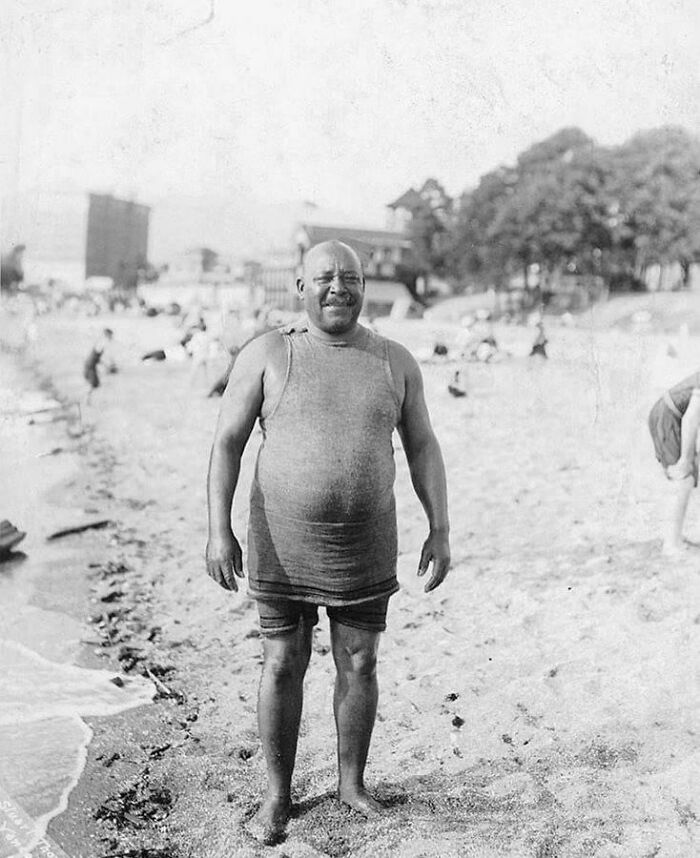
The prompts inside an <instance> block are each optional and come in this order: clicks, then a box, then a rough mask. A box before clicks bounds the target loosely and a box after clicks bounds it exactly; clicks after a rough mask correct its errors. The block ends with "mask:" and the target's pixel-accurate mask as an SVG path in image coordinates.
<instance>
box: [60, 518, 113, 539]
mask: <svg viewBox="0 0 700 858" xmlns="http://www.w3.org/2000/svg"><path fill="white" fill-rule="evenodd" d="M111 523H112V522H111V520H110V519H108V518H99V519H97V520H96V521H86V522H83V523H82V524H75V525H72V526H69V527H64V528H62V529H61V530H55V531H54V532H53V533H50V534H49V535H48V536H47V537H46V538H47V540H51V539H61V538H62V537H64V536H70V535H71V534H73V533H82V532H83V531H85V530H97V529H99V528H102V527H107V525H108V524H111Z"/></svg>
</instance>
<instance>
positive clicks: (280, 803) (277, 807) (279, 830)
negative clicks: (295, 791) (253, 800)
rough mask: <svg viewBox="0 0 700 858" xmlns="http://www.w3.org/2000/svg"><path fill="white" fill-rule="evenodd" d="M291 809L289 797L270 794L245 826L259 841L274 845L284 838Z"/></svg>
mask: <svg viewBox="0 0 700 858" xmlns="http://www.w3.org/2000/svg"><path fill="white" fill-rule="evenodd" d="M291 810H292V802H291V800H290V799H289V798H284V797H281V796H268V797H267V798H266V799H265V801H263V803H262V804H261V805H260V808H259V809H258V812H257V813H256V814H255V816H254V817H253V818H252V819H251V820H250V822H248V823H247V825H246V826H245V827H246V829H247V830H248V833H249V834H251V835H252V836H253V837H254V838H255V839H256V840H257V841H258V843H262V844H263V845H264V846H274V845H275V844H276V843H279V842H280V841H282V840H284V837H285V834H286V833H287V822H289V815H290V813H291Z"/></svg>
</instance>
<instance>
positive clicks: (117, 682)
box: [109, 676, 124, 688]
mask: <svg viewBox="0 0 700 858" xmlns="http://www.w3.org/2000/svg"><path fill="white" fill-rule="evenodd" d="M109 681H110V682H111V683H112V685H116V686H117V688H123V687H124V680H123V679H122V678H121V676H113V677H112V678H111V679H110V680H109Z"/></svg>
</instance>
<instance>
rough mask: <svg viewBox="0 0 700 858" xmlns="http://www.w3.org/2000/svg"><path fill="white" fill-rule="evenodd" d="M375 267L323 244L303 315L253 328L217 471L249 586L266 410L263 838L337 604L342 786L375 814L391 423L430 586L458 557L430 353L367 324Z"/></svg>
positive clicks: (237, 367)
mask: <svg viewBox="0 0 700 858" xmlns="http://www.w3.org/2000/svg"><path fill="white" fill-rule="evenodd" d="M364 289H365V279H364V275H363V271H362V266H361V263H360V260H359V258H358V256H357V254H356V253H355V251H354V250H352V249H351V248H350V247H348V245H346V244H343V243H341V242H338V241H330V242H323V243H322V244H318V245H316V246H314V247H312V248H311V249H310V250H309V252H308V253H307V254H306V257H305V260H304V271H303V276H302V277H300V278H299V279H298V280H297V293H298V295H299V297H300V298H301V301H302V303H303V305H304V309H305V311H306V319H305V320H304V321H303V322H300V323H297V324H293V325H289V326H288V327H286V328H281V329H277V330H274V331H270V332H268V333H266V334H264V335H263V336H261V337H258V338H256V339H255V340H253V341H252V342H250V343H249V344H248V345H247V346H246V347H245V348H244V349H242V351H241V353H240V354H239V355H238V358H237V360H236V362H235V364H234V366H233V371H232V373H231V378H230V380H229V383H228V386H227V388H226V391H225V393H224V396H223V399H222V404H221V413H220V416H219V422H218V425H217V430H216V435H215V439H214V444H213V447H212V452H211V459H210V465H209V479H208V498H209V541H208V544H207V549H206V559H207V571H208V574H209V575H210V576H211V577H212V578H213V579H214V580H215V581H216V582H217V583H218V584H220V585H221V586H222V587H224V588H226V589H229V590H237V589H238V582H237V578H242V577H243V559H242V552H241V548H240V545H239V543H238V541H237V539H236V537H235V536H234V534H233V532H232V530H231V504H232V501H233V496H234V491H235V489H236V484H237V481H238V475H239V472H240V465H241V457H242V455H243V451H244V448H245V446H246V443H247V441H248V438H249V437H250V434H251V431H252V429H253V426H254V424H255V422H256V420H259V421H260V424H261V426H262V427H263V442H262V445H261V447H260V450H259V453H258V459H257V465H256V469H255V475H254V478H253V483H252V488H251V493H250V511H249V525H248V558H247V560H248V563H247V565H248V590H249V593H250V595H251V596H253V598H254V599H255V600H256V601H257V606H258V611H259V614H260V624H261V631H262V636H263V668H262V677H261V681H260V692H259V697H258V723H259V729H260V739H261V742H262V746H263V751H264V754H265V760H266V763H267V777H268V789H267V795H266V797H265V799H264V801H263V803H262V805H261V807H260V808H259V810H258V811H257V813H256V815H255V817H254V819H253V820H252V821H251V823H249V825H248V828H249V831H250V832H251V833H252V834H253V835H254V836H256V837H257V838H258V839H259V840H261V841H262V842H264V843H268V844H271V843H275V842H277V841H278V840H280V839H282V837H283V836H284V832H285V828H286V824H287V821H288V819H289V815H290V810H291V798H290V794H291V779H292V772H293V769H294V761H295V757H296V747H297V739H298V735H299V719H300V716H301V710H302V697H303V681H304V675H305V673H306V669H307V666H308V663H309V658H310V656H311V643H312V635H313V627H314V625H315V624H316V623H317V621H318V607H319V605H322V606H324V607H325V608H326V612H327V614H328V616H329V618H330V631H331V645H332V652H333V659H334V662H335V667H336V683H335V694H334V714H335V722H336V729H337V735H338V745H337V747H338V775H339V779H338V797H339V799H340V800H341V801H342V802H344V803H345V804H347V805H349V806H350V807H351V808H353V809H354V810H355V811H358V812H359V813H362V814H364V815H367V816H370V815H374V814H376V813H378V812H379V811H380V810H381V805H380V804H379V802H378V801H376V800H375V799H374V798H373V797H372V796H371V795H370V793H369V792H368V791H367V789H366V788H365V785H364V769H365V763H366V761H367V754H368V751H369V745H370V739H371V735H372V729H373V726H374V721H375V716H376V711H377V695H378V691H377V675H376V659H377V650H378V646H379V639H380V635H381V632H382V631H383V630H384V629H385V627H386V613H387V607H388V602H389V598H390V596H392V595H393V594H394V593H395V592H396V591H397V590H398V588H399V585H398V582H397V579H396V560H397V544H396V507H395V500H394V491H393V483H394V475H395V471H394V458H393V450H392V434H393V432H394V429H398V431H399V432H400V434H401V437H402V441H403V448H404V450H405V452H406V457H407V459H408V463H409V469H410V473H411V479H412V481H413V485H414V486H415V490H416V493H417V495H418V497H419V498H420V500H421V502H422V504H423V507H424V509H425V512H426V515H427V518H428V523H429V528H430V530H429V533H428V537H427V539H426V540H425V542H424V544H423V548H422V552H421V556H420V561H419V564H418V574H419V575H424V574H425V573H426V571H427V569H428V566H429V565H430V563H431V562H432V573H431V576H430V579H429V580H428V583H427V584H426V585H425V591H426V592H429V591H431V590H434V589H435V588H436V587H438V586H439V585H440V584H441V583H442V581H443V580H444V578H445V576H446V575H447V572H448V569H449V564H450V548H449V537H448V533H449V522H448V516H447V491H446V484H445V468H444V464H443V461H442V454H441V452H440V447H439V445H438V442H437V439H436V438H435V435H434V433H433V430H432V427H431V425H430V418H429V416H428V411H427V408H426V404H425V399H424V395H423V383H422V378H421V374H420V369H419V368H418V364H417V363H416V361H415V359H414V358H413V356H412V355H411V354H410V353H409V352H408V351H407V350H406V349H405V348H403V346H401V345H399V344H398V343H395V342H393V341H391V340H387V339H385V338H384V337H382V336H380V335H378V334H375V333H372V332H371V331H370V330H369V329H367V328H365V327H363V326H361V325H359V324H358V321H357V320H358V317H359V315H360V311H361V309H362V302H363V299H364Z"/></svg>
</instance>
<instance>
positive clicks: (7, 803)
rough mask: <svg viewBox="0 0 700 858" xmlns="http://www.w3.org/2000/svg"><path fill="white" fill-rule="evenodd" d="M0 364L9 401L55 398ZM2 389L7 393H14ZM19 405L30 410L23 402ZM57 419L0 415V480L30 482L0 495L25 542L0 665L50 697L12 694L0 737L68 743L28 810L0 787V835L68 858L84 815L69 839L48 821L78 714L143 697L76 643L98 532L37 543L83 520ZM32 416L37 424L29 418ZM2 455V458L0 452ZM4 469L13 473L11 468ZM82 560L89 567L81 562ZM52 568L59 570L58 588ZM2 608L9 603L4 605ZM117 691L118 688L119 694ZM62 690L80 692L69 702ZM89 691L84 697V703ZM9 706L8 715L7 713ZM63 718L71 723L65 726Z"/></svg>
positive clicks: (82, 742)
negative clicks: (6, 445) (24, 494)
mask: <svg viewBox="0 0 700 858" xmlns="http://www.w3.org/2000/svg"><path fill="white" fill-rule="evenodd" d="M0 365H2V367H3V379H4V380H6V381H7V382H9V384H10V386H9V388H8V387H6V388H5V394H4V396H5V397H7V396H9V397H12V396H13V395H14V396H15V397H16V401H17V402H20V401H21V399H20V397H21V398H22V399H24V400H25V401H26V400H27V397H29V402H35V404H36V405H42V402H41V401H40V400H41V396H42V395H45V394H49V396H50V397H51V398H53V399H58V400H59V401H60V400H61V394H60V391H58V390H57V389H56V388H55V386H54V385H53V383H52V380H51V379H50V378H48V377H46V376H41V375H40V374H38V373H37V371H36V368H35V367H32V366H28V365H27V363H26V361H24V360H23V356H22V355H21V354H17V353H8V352H6V351H3V352H0ZM10 391H14V394H13V393H10ZM47 404H49V403H48V401H47ZM29 407H30V409H31V407H32V406H31V405H30V406H29ZM64 416H65V415H63V414H60V413H59V412H58V411H57V413H55V414H52V413H51V412H50V411H49V412H45V413H40V414H39V416H38V418H34V417H32V416H31V411H29V412H27V413H26V414H24V415H22V414H21V413H20V414H19V415H18V416H14V417H12V416H4V417H3V420H4V422H3V427H2V428H3V430H4V431H5V434H7V432H9V431H11V432H14V433H16V436H17V440H16V442H15V447H14V448H12V449H14V450H15V455H16V456H17V454H19V455H18V456H17V458H16V460H15V461H14V462H13V463H12V464H10V463H9V462H7V461H6V464H5V468H7V470H8V473H6V476H7V477H9V480H8V485H9V484H12V483H14V484H15V486H16V485H17V483H19V479H18V478H17V474H19V473H20V466H21V468H22V470H21V473H22V474H23V477H24V478H25V479H26V481H27V483H28V484H31V487H32V492H31V498H30V499H23V498H20V497H19V495H20V494H21V489H19V490H18V489H17V488H15V491H14V492H13V493H12V495H11V496H9V497H8V495H7V494H5V496H4V507H5V508H7V507H8V501H9V504H10V505H12V503H14V504H15V505H16V506H17V508H18V509H19V510H20V511H19V512H18V513H17V514H11V517H12V519H13V520H17V515H20V516H21V515H22V512H21V510H22V507H24V514H25V517H26V516H28V519H27V518H23V519H22V521H21V526H22V528H25V529H27V531H28V532H27V537H26V538H25V540H24V541H23V542H22V543H21V544H20V545H19V546H18V547H17V549H16V550H15V551H14V552H13V553H12V554H11V555H10V557H9V558H8V559H7V560H6V561H5V562H4V563H3V564H2V565H0V575H2V576H3V579H2V583H3V594H4V597H5V600H7V599H8V598H9V599H14V601H12V602H11V606H15V603H16V607H15V609H16V611H17V615H16V616H14V617H12V619H11V621H10V620H9V618H8V622H6V623H5V626H6V628H5V630H4V635H3V640H2V641H0V651H1V652H2V653H4V658H3V666H4V669H5V670H7V669H8V666H9V669H10V674H9V677H10V679H9V681H10V682H12V679H13V676H14V675H15V674H14V673H13V668H12V667H11V665H12V663H13V659H14V660H15V661H17V662H18V664H21V665H22V668H21V674H22V675H25V676H27V677H29V676H33V674H34V673H35V672H37V676H41V675H46V676H47V677H48V676H50V675H52V674H53V676H52V677H51V682H52V683H54V684H56V686H57V692H58V695H57V697H54V698H53V699H50V698H47V699H46V701H45V702H42V699H41V697H40V696H39V697H37V695H36V694H35V697H36V699H32V700H31V702H30V701H23V700H22V699H20V698H17V699H16V701H15V698H14V697H11V698H10V699H9V700H6V701H5V703H4V704H3V707H2V710H1V711H0V714H1V715H2V720H1V721H0V740H2V739H6V738H7V736H12V732H13V730H15V731H16V733H17V735H18V737H22V736H23V734H27V736H37V741H38V742H46V741H49V742H51V740H47V739H46V738H45V735H46V730H49V731H52V730H54V729H55V730H56V733H57V735H59V736H64V739H63V741H64V742H67V743H68V745H67V747H68V748H71V749H72V750H71V751H70V752H68V753H67V754H66V761H65V763H62V764H61V768H60V770H59V771H60V772H61V775H60V783H61V786H60V788H59V787H58V785H57V786H56V787H52V790H54V791H55V798H54V799H53V800H52V804H51V806H50V807H48V808H47V809H46V810H45V811H44V812H42V813H40V814H39V815H34V816H33V817H32V816H30V815H29V814H28V813H27V812H26V810H25V809H24V808H23V807H22V806H21V805H20V804H18V803H17V802H15V801H14V800H13V798H12V796H11V795H10V794H9V793H7V792H6V791H5V792H4V794H3V808H4V816H3V818H4V819H5V818H6V819H5V824H6V825H8V824H9V826H10V827H9V828H8V829H7V830H6V832H5V837H7V838H9V840H8V846H9V844H10V842H11V840H12V838H13V837H14V836H15V835H13V834H12V827H11V826H12V824H13V823H14V825H15V826H16V834H17V835H20V834H21V836H22V837H23V838H25V839H24V841H23V842H24V846H23V848H24V849H26V850H27V854H30V853H31V854H37V855H38V854H42V855H43V854H46V855H51V854H56V855H60V856H65V855H66V852H65V851H64V848H65V847H66V845H69V846H70V847H71V848H70V858H73V856H74V855H75V856H77V855H78V854H79V853H78V852H76V851H75V848H73V847H74V846H75V843H76V842H79V841H80V840H87V839H88V837H87V832H88V830H89V822H88V821H86V820H82V825H81V828H82V829H83V831H84V832H85V833H86V836H83V834H82V833H80V831H79V830H77V829H76V828H75V827H73V843H72V844H66V843H65V842H64V843H62V845H61V846H59V845H58V843H57V842H56V837H55V834H54V831H53V829H54V826H55V824H56V820H57V819H58V818H60V817H61V816H62V815H63V814H64V813H65V811H66V809H67V808H68V807H69V804H70V802H71V796H72V793H73V791H74V790H75V789H76V787H77V786H78V784H79V783H80V781H81V778H82V777H83V774H84V772H85V769H86V766H87V763H88V753H89V747H90V743H91V741H92V738H93V730H92V728H91V727H90V726H89V724H88V716H87V715H86V714H83V712H87V713H89V712H90V711H91V710H92V711H93V712H96V711H99V710H100V709H103V710H104V711H105V713H106V712H107V711H109V710H110V709H111V710H112V711H113V712H118V711H121V710H124V709H129V708H131V707H132V706H143V704H144V703H145V702H149V701H148V700H147V695H146V687H145V686H144V685H143V684H142V683H141V684H140V683H134V682H131V681H130V680H128V679H127V681H126V686H125V685H124V683H123V682H121V681H120V680H119V681H120V682H121V685H120V686H117V684H116V682H117V681H118V680H117V679H115V680H114V684H111V685H109V686H108V687H106V686H105V684H104V683H105V682H108V681H109V682H112V678H114V677H118V676H119V673H120V670H119V662H118V661H117V662H116V663H115V660H114V659H109V660H108V662H107V664H105V659H104V655H105V653H103V652H99V653H98V652H96V651H95V650H94V648H93V647H92V646H91V645H90V643H88V642H87V641H86V638H87V634H86V629H87V625H86V621H85V620H86V616H87V614H88V612H89V607H90V603H91V600H92V598H93V596H94V584H93V583H92V582H91V581H90V579H89V576H87V575H86V574H85V572H84V571H83V569H85V567H86V565H87V566H90V565H97V563H96V559H97V558H98V557H99V556H100V555H102V554H103V553H104V552H105V550H109V549H108V547H107V546H106V544H105V543H106V539H105V537H106V535H105V534H99V535H97V534H95V533H94V532H92V533H89V534H83V535H82V536H79V537H77V539H76V537H72V538H67V539H66V538H64V539H63V540H61V541H58V542H52V543H47V542H46V541H45V537H46V536H47V535H48V534H49V533H50V532H51V531H52V530H54V529H55V528H56V527H61V526H63V525H64V524H65V523H66V522H70V521H71V520H75V519H76V518H79V517H82V518H88V519H89V518H90V516H89V515H88V516H85V514H84V512H83V511H81V510H80V504H81V501H83V490H82V488H80V487H79V484H80V479H81V474H80V465H81V461H82V459H83V457H84V454H85V448H84V443H85V442H84V440H83V439H80V438H76V437H75V433H73V434H71V433H69V432H68V424H67V423H66V424H64V423H63V421H62V419H59V420H57V419H56V418H57V417H59V418H63V417H64ZM67 419H70V418H67ZM33 420H38V422H35V423H34V424H33V425H32V422H31V421H33ZM13 426H14V427H15V428H12V427H13ZM6 440H7V438H6ZM5 453H6V455H8V454H9V455H10V456H11V455H12V453H10V451H8V450H7V449H6V451H5ZM47 457H48V461H47ZM39 460H41V462H39ZM14 470H16V471H17V474H13V471H14ZM27 470H29V473H28V474H27V473H26V472H27ZM83 476H84V475H83ZM8 514H9V513H8ZM23 549H24V550H23ZM90 559H92V561H93V562H92V564H90V563H87V564H86V561H88V560H90ZM57 575H60V577H61V581H60V584H58V585H57V581H56V576H57ZM15 581H16V582H17V583H16V584H14V582H15ZM57 586H59V587H60V589H61V593H60V598H59V600H57V601H58V602H59V604H56V605H54V604H52V598H51V595H50V594H51V593H52V592H53V593H55V592H56V587H57ZM13 587H14V588H15V590H16V591H17V592H16V594H15V591H13ZM5 607H6V610H9V607H8V606H7V605H6V606H5ZM8 654H9V655H8ZM8 657H9V659H10V662H9V665H8ZM59 677H60V679H59ZM6 681H7V675H6ZM26 681H28V680H26ZM32 681H34V680H32ZM81 685H82V686H83V687H84V690H82V691H80V690H79V689H80V688H81ZM118 688H121V689H123V690H121V691H119V690H118ZM88 689H91V690H89V691H88ZM110 689H111V690H110ZM6 693H10V694H11V691H10V688H8V687H6ZM37 694H39V692H37ZM61 694H63V697H64V699H63V702H62V700H61ZM68 694H76V695H82V696H78V697H76V698H75V699H71V698H70V697H68V696H67V695H68ZM89 698H94V699H93V700H92V702H91V701H90V700H89ZM8 705H9V709H8ZM18 706H19V707H20V708H19V709H18V708H17V707H18ZM13 712H16V713H17V714H15V715H13ZM109 717H111V716H107V719H109ZM52 724H55V728H52V727H51V725H52ZM71 724H73V725H74V729H73V728H71V727H70V725H71ZM19 744H20V745H22V746H23V747H24V745H26V741H25V742H24V745H23V743H22V740H20V743H19ZM54 744H55V743H54ZM42 747H43V745H42ZM50 748H51V744H49V745H48V746H46V752H48V753H50ZM31 754H32V750H31V744H30V745H28V746H26V750H25V751H24V755H23V754H22V752H15V754H14V757H13V760H12V761H11V763H10V769H8V771H11V770H14V771H15V772H16V771H18V770H19V767H21V768H24V767H25V766H31V765H32V763H31V762H30V761H31V760H32V759H33V757H32V755H31ZM47 775H48V772H47ZM38 778H39V781H38V782H37V787H36V789H41V778H42V776H41V775H38ZM15 788H16V787H15ZM20 794H22V793H20ZM41 802H42V803H45V800H44V799H41ZM8 821H9V823H8ZM61 839H63V838H61ZM18 842H19V841H18ZM3 854H4V853H3ZM8 854H9V853H8Z"/></svg>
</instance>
